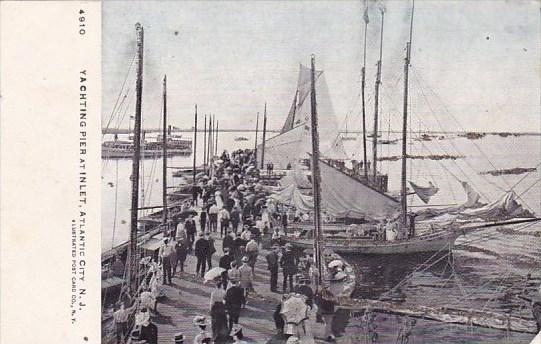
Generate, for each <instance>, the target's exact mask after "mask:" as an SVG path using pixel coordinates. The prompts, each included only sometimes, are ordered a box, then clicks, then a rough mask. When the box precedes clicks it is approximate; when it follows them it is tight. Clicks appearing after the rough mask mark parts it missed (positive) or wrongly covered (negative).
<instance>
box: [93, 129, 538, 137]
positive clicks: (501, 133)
mask: <svg viewBox="0 0 541 344" xmlns="http://www.w3.org/2000/svg"><path fill="white" fill-rule="evenodd" d="M162 130H163V129H161V128H150V129H144V130H143V131H144V132H146V133H159V132H162ZM198 130H199V131H201V132H202V131H203V128H198ZM171 131H172V132H175V133H191V132H193V128H184V129H182V128H175V129H172V130H171ZM259 131H260V132H261V131H262V130H259ZM101 132H102V134H130V133H131V132H132V130H130V129H124V128H123V129H105V128H103V129H102V130H101ZM218 132H224V133H241V132H243V133H247V132H248V133H250V132H254V133H255V129H219V130H218ZM267 132H269V133H279V132H281V130H280V129H267ZM390 132H391V133H400V131H395V130H391V131H390ZM340 133H341V134H361V133H362V131H360V130H348V131H347V132H346V131H345V130H343V131H341V132H340ZM423 133H426V134H438V135H461V134H462V135H464V134H468V133H476V134H485V135H498V136H502V137H506V136H541V132H507V131H492V132H490V131H424V132H423Z"/></svg>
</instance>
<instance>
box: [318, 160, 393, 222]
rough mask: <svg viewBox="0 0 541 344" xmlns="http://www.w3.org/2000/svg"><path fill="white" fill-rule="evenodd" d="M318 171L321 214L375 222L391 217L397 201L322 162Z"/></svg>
mask: <svg viewBox="0 0 541 344" xmlns="http://www.w3.org/2000/svg"><path fill="white" fill-rule="evenodd" d="M319 167H320V170H321V199H322V203H323V208H324V209H325V211H326V212H327V213H328V214H330V215H333V216H335V217H346V216H347V217H353V218H366V219H378V218H384V217H389V216H391V215H393V214H394V213H395V212H396V211H397V210H398V208H399V202H398V201H397V200H396V199H394V198H392V197H391V196H389V195H387V194H384V193H382V192H381V191H379V190H377V189H375V188H372V187H370V186H367V185H365V184H363V183H361V182H359V181H358V180H356V179H355V178H353V177H351V176H349V175H347V174H345V173H343V172H341V171H339V170H336V169H335V168H333V167H332V166H330V165H328V164H327V163H326V162H323V161H321V162H320V164H319Z"/></svg>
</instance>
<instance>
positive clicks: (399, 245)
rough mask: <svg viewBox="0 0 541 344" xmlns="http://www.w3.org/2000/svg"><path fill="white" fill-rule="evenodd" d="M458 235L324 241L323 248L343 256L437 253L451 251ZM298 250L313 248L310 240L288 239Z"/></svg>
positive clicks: (451, 233) (443, 234)
mask: <svg viewBox="0 0 541 344" xmlns="http://www.w3.org/2000/svg"><path fill="white" fill-rule="evenodd" d="M457 237H458V234H457V233H455V232H448V233H441V234H438V235H426V236H422V237H418V238H414V239H410V240H396V241H374V240H366V239H360V240H359V239H355V238H344V239H329V238H326V239H325V241H324V245H325V248H328V249H330V250H333V251H334V252H336V253H339V254H344V255H396V254H416V253H428V252H438V251H442V252H443V251H445V252H447V250H449V249H452V248H453V245H454V242H455V240H456V238H457ZM289 242H290V243H291V244H292V245H293V246H295V247H299V248H310V247H313V240H311V239H289Z"/></svg>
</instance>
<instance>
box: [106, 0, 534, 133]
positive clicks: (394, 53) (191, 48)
mask: <svg viewBox="0 0 541 344" xmlns="http://www.w3.org/2000/svg"><path fill="white" fill-rule="evenodd" d="M411 4H412V3H411V2H410V1H406V0H399V1H398V0H395V1H380V0H378V1H371V0H368V1H366V2H365V1H360V0H359V1H268V2H265V1H230V2H228V1H209V2H205V1H198V2H195V1H194V2H191V1H105V2H104V3H103V16H102V20H103V23H102V28H103V33H102V35H103V37H102V38H103V41H102V42H103V43H102V56H103V60H102V74H103V79H102V83H103V103H102V122H103V126H105V125H106V123H107V122H108V121H109V118H110V116H111V113H112V110H113V108H114V105H115V102H116V101H117V98H118V97H119V92H120V91H121V89H122V85H123V82H124V80H125V79H126V75H127V72H128V71H129V70H130V64H131V62H132V60H133V57H134V55H135V23H136V22H140V23H141V24H142V25H143V27H144V30H145V49H144V89H143V117H144V125H145V126H146V127H157V126H158V125H159V123H160V110H161V94H162V79H163V76H164V74H167V84H168V86H167V93H168V98H167V103H168V115H169V118H170V119H169V123H170V124H172V125H174V126H177V127H182V128H190V127H191V126H192V125H193V113H194V104H196V103H197V104H198V109H199V114H200V115H202V114H205V113H206V114H210V113H212V114H215V116H216V118H217V119H218V120H219V121H220V127H221V128H230V129H231V128H242V129H253V128H255V119H256V113H257V112H261V113H262V112H263V107H264V104H265V102H266V103H267V111H268V128H271V129H279V128H281V126H282V125H283V123H284V121H285V118H286V116H287V113H288V111H289V107H290V105H291V102H292V100H293V97H294V94H295V89H296V82H297V76H298V70H299V63H302V64H304V65H309V63H310V55H311V54H315V56H316V68H317V69H321V70H323V71H324V73H325V75H326V79H327V83H328V86H329V92H330V97H331V101H332V104H333V108H334V112H335V115H336V117H337V120H338V123H339V125H340V127H341V128H344V127H345V126H346V123H347V127H348V129H349V130H358V129H360V123H361V117H360V111H361V107H360V73H361V67H362V64H363V59H362V56H363V37H364V21H363V11H364V8H365V6H367V7H368V15H369V24H368V30H367V62H366V70H367V74H366V78H367V79H366V80H367V88H366V97H367V101H368V102H367V108H366V113H367V121H368V122H367V124H368V127H369V128H370V127H371V126H372V121H373V119H372V118H373V112H374V104H373V98H374V97H373V95H374V82H375V75H376V63H377V60H378V54H379V40H380V28H381V11H384V13H385V19H384V29H383V61H382V65H383V72H382V86H381V97H380V103H381V108H380V113H381V118H380V125H381V127H383V128H391V129H398V128H399V127H400V123H401V121H402V117H401V116H402V98H403V87H404V86H403V68H404V66H403V64H404V55H405V50H404V48H405V45H406V42H407V40H408V36H409V24H410V18H411V17H410V16H411V12H412V6H411ZM412 37H413V42H412V55H411V68H410V84H409V85H410V113H411V117H410V125H411V127H413V128H415V129H418V128H419V129H422V130H437V131H441V130H444V131H458V130H467V131H514V132H521V131H527V132H541V79H540V78H541V62H540V61H541V16H540V2H539V1H534V0H531V1H526V0H524V1H522V0H512V1H511V0H508V1H506V0H486V1H483V0H479V1H469V0H442V1H440V0H417V1H416V2H415V10H414V19H413V36H412ZM128 75H129V77H128V78H127V79H126V86H125V87H124V91H128V92H129V94H128V96H127V97H126V100H125V101H124V103H123V111H122V112H125V113H127V114H128V115H129V114H133V112H134V108H135V105H134V104H135V100H134V96H133V94H134V85H135V81H134V73H133V67H132V70H131V72H130V73H129V74H128ZM122 97H123V96H121V99H122ZM124 108H125V110H124ZM122 112H121V113H122ZM127 117H128V116H126V119H125V120H124V121H123V122H122V124H121V125H120V126H121V127H124V128H126V127H128V120H127ZM115 121H116V120H115ZM115 121H113V123H116V122H115ZM115 125H116V124H115ZM131 125H132V126H133V124H131Z"/></svg>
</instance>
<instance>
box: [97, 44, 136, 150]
mask: <svg viewBox="0 0 541 344" xmlns="http://www.w3.org/2000/svg"><path fill="white" fill-rule="evenodd" d="M135 57H136V54H135V53H134V54H133V58H132V60H131V62H130V65H129V67H128V71H127V72H126V75H125V77H124V81H123V82H122V87H121V88H120V92H118V96H117V98H116V101H115V105H114V106H113V110H112V111H111V115H110V116H109V120H108V121H107V125H106V126H105V129H106V130H107V129H109V125H110V124H111V121H112V120H113V117H114V114H115V111H116V107H117V104H118V100H119V99H120V95H121V94H122V91H123V90H124V86H125V85H126V81H127V80H128V76H129V75H130V71H131V69H132V66H133V62H134V61H135ZM104 136H105V134H104V133H102V135H101V139H102V140H103V137H104Z"/></svg>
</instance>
